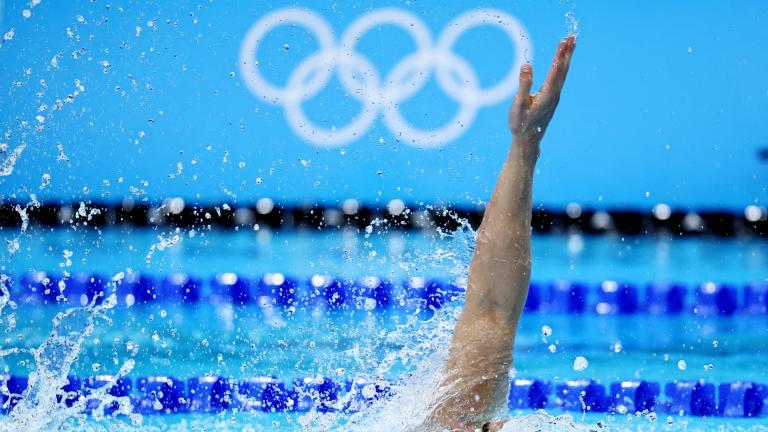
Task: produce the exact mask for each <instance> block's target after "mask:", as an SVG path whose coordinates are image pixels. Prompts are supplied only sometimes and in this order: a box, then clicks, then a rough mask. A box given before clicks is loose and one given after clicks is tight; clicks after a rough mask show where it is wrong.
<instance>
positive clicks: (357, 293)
mask: <svg viewBox="0 0 768 432" xmlns="http://www.w3.org/2000/svg"><path fill="white" fill-rule="evenodd" d="M118 279H119V280H117V281H116V282H115V285H116V287H117V295H118V301H119V303H120V304H121V305H122V306H127V307H131V306H140V305H144V304H151V303H162V304H198V303H200V302H209V303H225V304H233V305H243V306H247V305H255V306H262V307H263V306H270V307H271V306H278V307H282V308H299V307H307V306H310V307H316V306H321V307H325V308H327V309H331V310H334V309H361V310H371V311H373V310H389V309H399V310H406V311H424V312H426V313H430V312H434V311H436V310H438V309H440V308H442V307H444V306H445V305H446V304H448V303H450V302H452V301H454V300H456V299H458V298H461V297H462V296H463V294H464V292H465V289H466V281H464V280H457V281H452V282H449V281H445V280H440V279H429V278H423V277H411V278H408V279H406V280H403V281H399V282H395V281H391V280H388V279H385V278H379V277H375V276H369V277H363V278H359V279H356V280H347V279H343V278H334V277H330V276H328V275H322V274H316V275H313V276H311V277H309V278H307V279H305V280H301V279H297V278H293V277H290V276H286V275H284V274H282V273H267V274H264V275H263V276H261V277H257V278H250V277H246V276H242V275H237V274H235V273H220V274H218V275H215V276H214V277H212V278H210V279H209V280H208V281H204V280H203V279H200V278H197V277H194V276H192V275H189V274H186V273H173V274H169V275H165V276H160V277H154V276H153V275H150V274H139V273H128V274H125V275H124V276H123V277H122V278H118ZM109 281H110V279H108V278H106V277H104V276H101V275H98V274H87V273H76V274H74V275H71V276H69V277H68V278H67V279H66V280H62V279H61V278H60V277H59V276H57V275H54V274H47V273H43V272H33V273H27V274H24V275H22V276H21V277H19V278H17V280H15V281H14V282H15V283H14V284H13V286H11V297H12V298H13V299H14V301H16V302H17V303H20V304H32V305H36V304H39V305H46V304H48V305H56V304H65V305H68V306H72V305H85V304H88V303H89V302H90V301H91V300H93V299H96V301H97V302H98V301H100V300H101V299H102V298H103V297H104V296H105V294H106V293H107V292H108V290H110V289H111V288H110V287H109ZM525 310H526V312H540V313H559V314H598V315H634V314H650V315H662V314H663V315H678V314H683V313H691V314H694V315H700V316H731V315H735V314H752V315H766V314H768V282H766V281H763V282H754V283H748V284H745V285H743V286H737V285H733V284H727V283H714V282H705V283H701V284H698V285H695V286H687V285H685V284H679V283H667V282H653V283H648V284H646V285H644V286H643V285H638V284H634V283H628V282H620V281H613V280H606V281H603V282H601V283H598V284H585V283H581V282H575V281H565V280H557V281H552V282H548V283H541V282H533V283H531V285H530V289H529V292H528V298H527V300H526V304H525Z"/></svg>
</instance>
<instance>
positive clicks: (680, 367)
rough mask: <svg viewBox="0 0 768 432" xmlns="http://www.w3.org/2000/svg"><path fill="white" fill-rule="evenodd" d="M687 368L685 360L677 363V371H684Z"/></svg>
mask: <svg viewBox="0 0 768 432" xmlns="http://www.w3.org/2000/svg"><path fill="white" fill-rule="evenodd" d="M687 367H688V365H687V364H686V363H685V360H680V361H678V362H677V368H678V369H680V370H685V368H687Z"/></svg>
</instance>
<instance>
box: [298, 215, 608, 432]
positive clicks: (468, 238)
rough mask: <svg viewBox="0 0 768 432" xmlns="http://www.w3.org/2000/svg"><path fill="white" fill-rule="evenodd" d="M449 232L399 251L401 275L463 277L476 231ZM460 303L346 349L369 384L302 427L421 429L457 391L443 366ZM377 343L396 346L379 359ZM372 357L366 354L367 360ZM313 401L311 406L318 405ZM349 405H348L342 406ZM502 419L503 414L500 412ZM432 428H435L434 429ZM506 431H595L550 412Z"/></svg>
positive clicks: (305, 419)
mask: <svg viewBox="0 0 768 432" xmlns="http://www.w3.org/2000/svg"><path fill="white" fill-rule="evenodd" d="M457 222H458V223H459V225H460V227H459V228H458V229H457V230H456V231H454V232H450V233H449V232H443V231H440V230H438V231H437V236H436V241H435V243H434V244H433V245H432V247H430V248H429V249H428V250H429V251H430V252H428V253H414V254H404V255H403V256H402V257H401V263H400V264H401V268H403V269H404V270H405V271H406V273H408V272H411V271H412V272H414V273H416V274H418V273H420V272H424V271H428V272H436V273H435V274H445V275H449V276H451V277H453V278H456V279H462V278H465V276H466V274H467V269H468V267H469V262H470V259H471V257H472V253H473V251H474V245H475V231H474V230H473V229H472V228H471V226H470V225H469V224H468V222H467V221H466V220H460V219H459V220H457ZM462 304H463V299H459V300H457V301H456V302H454V303H453V304H452V305H451V306H449V307H446V308H443V309H441V310H439V311H437V312H435V314H434V316H433V317H431V318H430V319H428V320H423V319H419V318H417V317H416V316H412V317H411V319H409V320H408V321H407V322H406V323H405V324H403V325H402V326H400V327H398V328H396V329H395V330H394V331H392V332H390V333H388V334H386V335H383V336H382V337H381V338H379V339H378V340H375V341H374V342H373V345H374V346H372V347H369V349H365V350H360V349H356V350H355V352H354V353H345V354H349V355H353V356H355V357H356V358H357V361H358V364H359V365H360V366H361V370H362V371H363V372H362V373H361V374H360V376H359V377H358V378H359V379H362V380H363V381H365V382H368V383H371V384H369V386H368V388H367V387H363V388H362V389H361V388H357V387H353V388H352V390H351V392H349V393H347V394H346V395H344V397H342V398H340V399H339V401H337V402H336V403H335V405H334V407H335V408H336V409H338V410H339V411H337V412H333V413H324V412H323V413H321V412H318V411H314V410H313V411H312V412H310V413H309V414H307V415H304V416H302V417H301V418H299V421H298V422H299V424H300V426H301V428H302V430H305V431H317V430H325V431H331V430H344V431H374V432H378V431H382V432H383V431H393V430H398V431H425V430H429V429H426V427H428V426H429V416H430V413H431V412H432V410H433V408H434V407H435V406H436V405H437V404H438V403H439V402H441V401H443V400H447V398H450V396H451V394H452V392H455V391H456V389H455V388H452V386H451V385H446V384H445V373H444V372H445V371H444V365H445V363H446V359H447V356H448V347H449V344H450V339H451V336H452V334H453V329H454V326H455V323H456V319H457V318H458V316H459V314H460V312H461V308H462ZM379 346H386V347H399V348H397V349H388V350H387V349H385V350H383V351H384V352H385V353H386V354H384V356H383V358H381V357H376V356H375V355H374V354H373V353H375V352H377V351H379V350H377V348H378V347H379ZM369 357H371V358H369ZM393 377H399V378H398V379H396V380H395V381H394V382H393V383H391V386H390V387H389V388H388V389H387V392H386V394H387V396H386V397H381V398H378V399H374V400H373V401H371V402H368V403H360V402H359V401H360V399H361V398H360V394H359V393H360V392H366V391H367V390H372V389H373V388H375V385H376V384H375V383H378V382H381V380H387V379H389V380H391V379H392V378H393ZM319 404H320V401H319V400H318V401H316V404H315V405H319ZM345 407H351V408H353V409H351V410H350V409H344V408H345ZM499 418H500V419H503V418H504V414H502V415H500V417H499ZM435 430H440V429H439V428H436V429H435ZM503 430H505V431H582V430H594V428H592V429H588V428H584V427H581V426H577V425H576V424H575V422H574V420H573V418H572V417H570V416H568V415H564V416H559V417H555V416H551V415H549V414H547V413H545V412H538V413H535V414H530V415H524V416H520V417H516V418H513V419H510V420H509V421H508V423H507V424H506V425H505V426H504V429H503Z"/></svg>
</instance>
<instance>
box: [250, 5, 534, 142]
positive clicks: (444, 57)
mask: <svg viewBox="0 0 768 432" xmlns="http://www.w3.org/2000/svg"><path fill="white" fill-rule="evenodd" d="M286 24H297V25H300V26H302V27H304V28H306V29H307V30H309V31H310V33H312V34H313V36H314V38H315V39H316V41H317V43H318V46H319V51H318V52H317V53H316V54H313V55H311V56H309V57H307V58H306V59H304V60H303V61H302V62H301V63H300V64H299V65H298V66H297V67H296V68H295V69H294V70H293V72H292V73H291V74H290V76H289V78H288V82H287V84H286V86H285V87H283V88H279V87H277V86H275V85H273V84H272V83H270V82H268V81H267V80H266V79H264V78H263V76H262V75H261V74H260V73H259V71H258V68H257V66H258V64H259V63H258V61H256V58H257V54H258V48H259V44H260V43H261V40H262V39H263V38H264V36H266V35H267V34H268V33H269V32H271V31H272V30H273V29H274V28H276V27H278V26H280V25H286ZM382 24H384V25H394V26H397V27H399V28H401V29H403V30H405V31H406V32H407V33H409V35H410V36H411V38H412V39H413V40H414V42H415V44H416V52H414V53H413V54H410V55H408V56H406V57H405V58H404V59H403V60H401V61H400V62H399V63H397V64H396V65H395V66H394V67H393V68H392V70H391V71H390V72H389V73H388V74H387V77H386V79H385V80H384V83H385V86H384V87H382V81H381V78H380V76H379V74H378V72H377V71H376V69H375V68H374V66H373V65H372V64H371V62H370V61H369V60H368V59H367V58H366V57H365V56H363V55H361V54H360V53H358V52H356V51H355V50H354V48H355V47H356V45H357V43H358V41H359V40H360V38H362V36H363V35H365V34H366V33H367V32H368V31H369V30H370V29H371V28H374V27H376V26H378V25H382ZM478 26H491V27H497V28H499V29H501V30H502V31H504V32H505V33H506V35H507V37H508V38H509V40H510V41H511V42H512V44H513V45H515V48H516V58H515V62H514V64H513V65H512V67H511V68H510V70H509V72H508V74H507V76H506V77H505V78H504V79H503V80H502V81H501V82H499V83H497V84H495V85H493V86H490V87H488V88H481V87H480V84H479V81H478V79H477V74H476V73H475V72H474V70H473V69H472V68H471V67H470V66H469V64H468V63H467V62H466V61H465V60H464V59H463V58H461V57H459V56H457V55H456V54H453V53H452V51H451V50H452V49H453V47H454V45H455V44H456V42H457V41H458V39H459V38H460V37H461V36H462V35H463V34H464V33H465V32H466V31H468V30H470V29H472V28H474V27H478ZM526 57H528V58H526ZM530 57H532V47H531V42H530V38H529V37H528V33H527V31H526V29H525V27H524V26H523V25H522V24H521V23H520V22H519V21H518V20H517V19H516V18H514V17H513V16H511V15H509V14H507V13H506V12H503V11H501V10H498V9H490V8H487V9H476V10H471V11H467V12H465V13H463V14H461V15H459V16H458V17H456V18H454V19H453V20H451V21H450V22H449V23H448V24H447V25H446V27H445V29H444V30H443V32H442V33H441V34H440V36H439V38H438V39H437V44H436V45H433V42H432V38H431V36H430V33H429V30H428V28H427V27H426V24H424V22H423V21H422V20H421V19H419V18H418V17H417V16H416V15H414V14H413V13H411V12H408V11H406V10H403V9H398V8H382V9H377V10H375V11H371V12H368V13H366V14H363V15H361V16H360V17H359V18H358V19H357V20H355V21H354V22H353V23H352V24H351V25H350V26H349V27H348V28H347V30H346V31H345V32H344V34H343V35H342V37H341V39H340V44H339V45H338V46H337V44H336V42H335V34H334V32H333V30H332V29H331V27H330V24H328V22H327V21H325V20H324V19H323V18H322V17H321V16H320V15H318V14H317V13H315V12H313V11H311V10H309V9H301V8H284V9H278V10H275V11H272V12H270V13H268V14H266V15H264V16H263V17H261V19H259V20H258V21H257V22H256V23H254V25H253V26H252V27H251V28H250V29H249V31H248V32H247V33H246V36H245V38H244V39H243V42H242V44H241V47H240V57H239V60H240V71H241V74H242V75H243V77H244V81H245V83H246V86H247V87H248V89H249V90H250V91H251V92H252V93H254V94H255V95H256V96H258V97H260V98H263V99H264V100H265V101H267V102H269V103H272V104H275V105H281V106H283V109H284V113H285V116H286V120H287V121H288V124H289V126H290V127H291V129H293V131H294V132H295V133H296V134H297V135H299V136H300V137H301V138H303V139H305V140H307V141H309V142H311V143H314V144H316V145H318V146H322V147H336V146H341V145H344V144H347V143H349V142H352V141H355V140H358V139H360V138H361V137H362V136H363V135H364V134H365V133H366V130H368V129H370V128H371V126H372V125H373V124H374V122H375V120H376V117H377V115H378V113H379V111H382V113H383V119H384V123H385V125H386V126H387V128H388V129H389V130H390V132H391V133H392V134H394V135H395V136H397V137H398V138H400V139H402V140H403V141H404V142H405V143H407V144H409V145H414V146H417V147H439V146H442V145H444V144H446V143H448V142H450V141H452V140H454V139H456V138H458V137H459V136H461V135H462V134H463V133H464V132H465V131H466V130H467V129H468V128H469V126H470V125H471V123H472V122H473V121H474V119H475V117H476V115H477V112H478V110H479V108H480V107H483V106H487V105H493V104H496V103H498V102H501V101H502V100H505V99H507V98H509V97H510V96H511V95H512V94H513V93H514V91H515V90H516V89H517V86H518V80H517V71H518V70H519V69H520V67H521V66H522V64H523V62H524V61H525V60H528V61H530V60H531V59H530ZM432 69H434V71H435V75H436V78H437V83H438V85H439V86H440V87H441V88H442V89H443V90H444V91H445V92H446V94H447V95H448V96H449V97H451V98H452V99H454V100H456V101H457V102H458V103H459V105H460V107H459V110H458V111H457V112H456V114H455V115H454V116H453V118H452V119H451V120H449V121H448V122H447V123H445V124H444V125H443V126H441V127H439V128H431V129H418V128H415V127H413V126H412V125H411V124H410V123H408V122H407V121H406V120H405V118H404V117H403V115H402V113H400V111H399V109H398V104H399V103H400V102H403V101H404V100H406V99H408V98H410V97H412V96H413V95H414V94H416V93H418V92H419V91H420V90H421V89H422V88H423V87H424V85H425V84H426V82H427V79H428V77H429V75H430V73H431V71H432ZM334 72H338V75H339V80H340V82H341V84H342V86H344V87H345V88H346V89H347V90H348V93H349V95H350V96H352V97H354V98H356V99H357V100H359V101H360V102H361V103H362V107H361V110H360V112H359V113H358V115H357V116H356V117H354V118H353V120H352V121H351V122H350V123H349V124H347V125H346V126H344V127H342V128H340V129H336V128H321V127H318V126H317V125H316V124H314V123H313V122H312V121H311V120H310V119H309V118H308V117H307V116H306V114H305V113H304V111H303V109H302V108H301V105H302V104H303V103H304V102H306V101H308V100H310V99H312V98H313V97H314V96H316V95H317V94H318V93H319V92H320V91H321V90H322V89H323V87H325V86H326V85H327V84H328V82H329V81H330V79H331V76H332V75H333V73H334ZM356 72H361V76H362V77H363V81H364V82H360V80H359V79H357V78H355V73H356ZM451 72H456V73H457V74H458V76H459V78H460V79H461V81H462V82H463V85H460V84H458V83H457V82H456V81H455V80H454V79H452V77H451V75H450V73H451Z"/></svg>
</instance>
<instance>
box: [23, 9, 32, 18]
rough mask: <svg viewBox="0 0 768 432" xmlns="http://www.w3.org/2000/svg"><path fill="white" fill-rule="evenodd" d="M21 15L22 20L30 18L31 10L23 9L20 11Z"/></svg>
mask: <svg viewBox="0 0 768 432" xmlns="http://www.w3.org/2000/svg"><path fill="white" fill-rule="evenodd" d="M21 15H22V16H23V17H24V18H29V17H31V16H32V11H31V10H29V9H24V10H23V11H21Z"/></svg>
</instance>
